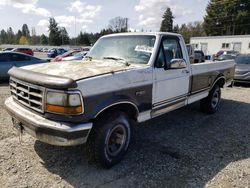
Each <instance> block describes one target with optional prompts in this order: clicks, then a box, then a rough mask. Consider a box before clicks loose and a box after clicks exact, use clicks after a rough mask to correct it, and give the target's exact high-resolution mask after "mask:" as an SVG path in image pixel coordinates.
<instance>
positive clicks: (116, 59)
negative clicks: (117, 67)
mask: <svg viewBox="0 0 250 188" xmlns="http://www.w3.org/2000/svg"><path fill="white" fill-rule="evenodd" d="M103 59H111V60H115V61H122V62H123V63H124V64H125V65H126V66H129V65H130V64H129V63H128V62H126V60H125V59H124V58H121V57H112V56H107V57H103Z"/></svg>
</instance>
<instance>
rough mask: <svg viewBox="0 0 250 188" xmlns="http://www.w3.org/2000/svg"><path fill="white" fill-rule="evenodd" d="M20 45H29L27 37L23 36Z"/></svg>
mask: <svg viewBox="0 0 250 188" xmlns="http://www.w3.org/2000/svg"><path fill="white" fill-rule="evenodd" d="M19 44H21V45H24V44H28V39H27V37H25V36H21V38H20V40H19Z"/></svg>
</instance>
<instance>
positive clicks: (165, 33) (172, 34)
mask: <svg viewBox="0 0 250 188" xmlns="http://www.w3.org/2000/svg"><path fill="white" fill-rule="evenodd" d="M129 35H155V36H156V35H158V36H162V35H171V36H178V37H181V35H180V34H178V33H170V32H126V33H115V34H108V35H105V36H103V37H102V38H104V37H110V36H129Z"/></svg>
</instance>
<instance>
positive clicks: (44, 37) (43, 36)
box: [40, 34, 49, 45]
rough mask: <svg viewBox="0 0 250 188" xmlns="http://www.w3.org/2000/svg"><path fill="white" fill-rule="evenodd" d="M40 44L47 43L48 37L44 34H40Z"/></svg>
mask: <svg viewBox="0 0 250 188" xmlns="http://www.w3.org/2000/svg"><path fill="white" fill-rule="evenodd" d="M40 44H42V45H48V44H49V42H48V37H46V36H45V35H44V34H42V35H41V38H40Z"/></svg>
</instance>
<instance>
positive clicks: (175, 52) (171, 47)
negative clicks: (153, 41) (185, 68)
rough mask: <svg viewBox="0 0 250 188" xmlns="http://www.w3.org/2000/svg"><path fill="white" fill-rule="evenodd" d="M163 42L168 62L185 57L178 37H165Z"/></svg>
mask: <svg viewBox="0 0 250 188" xmlns="http://www.w3.org/2000/svg"><path fill="white" fill-rule="evenodd" d="M162 44H163V49H164V54H165V57H166V62H167V64H170V62H171V60H172V59H183V55H182V50H181V46H180V43H179V39H178V38H166V39H163V41H162Z"/></svg>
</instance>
